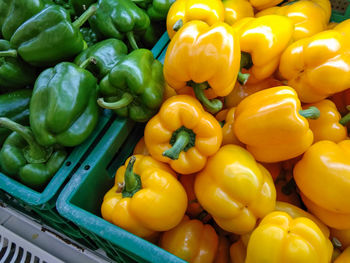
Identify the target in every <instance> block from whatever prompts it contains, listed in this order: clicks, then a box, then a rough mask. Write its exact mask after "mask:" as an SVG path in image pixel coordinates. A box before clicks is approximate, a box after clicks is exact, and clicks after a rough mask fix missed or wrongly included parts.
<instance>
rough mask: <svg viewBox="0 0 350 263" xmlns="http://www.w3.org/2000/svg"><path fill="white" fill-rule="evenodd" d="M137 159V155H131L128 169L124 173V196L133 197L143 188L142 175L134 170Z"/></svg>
mask: <svg viewBox="0 0 350 263" xmlns="http://www.w3.org/2000/svg"><path fill="white" fill-rule="evenodd" d="M135 161H136V157H135V156H131V158H130V161H129V163H128V166H127V167H126V171H125V174H124V182H125V185H124V189H123V191H122V195H123V198H125V197H133V195H134V194H135V193H137V192H138V191H139V190H140V189H141V188H142V184H141V178H140V176H139V175H137V174H135V173H134V171H133V169H134V164H135Z"/></svg>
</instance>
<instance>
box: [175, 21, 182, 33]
mask: <svg viewBox="0 0 350 263" xmlns="http://www.w3.org/2000/svg"><path fill="white" fill-rule="evenodd" d="M183 25H184V21H182V19H179V20H177V21H176V23H175V24H174V26H173V30H174V31H175V32H177V31H179V30H180V28H181V27H182V26H183Z"/></svg>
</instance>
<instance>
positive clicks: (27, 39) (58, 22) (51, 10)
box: [10, 5, 96, 67]
mask: <svg viewBox="0 0 350 263" xmlns="http://www.w3.org/2000/svg"><path fill="white" fill-rule="evenodd" d="M95 12H96V7H95V6H91V7H90V8H89V9H88V10H87V11H86V12H85V13H84V14H83V15H82V16H80V17H79V18H78V19H77V20H76V21H74V22H73V23H71V21H70V16H69V14H68V11H67V10H65V9H64V8H63V7H61V6H58V5H53V6H49V7H47V8H45V9H44V10H42V11H41V12H40V13H38V14H36V15H35V16H33V17H32V18H30V19H28V20H27V21H26V22H25V23H23V24H22V25H21V26H20V27H19V28H18V29H17V30H16V32H15V33H14V34H13V36H12V37H11V40H10V43H11V46H12V47H13V48H17V52H18V54H19V55H20V56H21V57H22V59H23V60H24V61H26V62H28V63H29V64H31V65H34V66H41V67H43V66H48V65H55V64H56V63H57V62H59V61H62V60H66V59H69V58H71V57H73V56H74V55H76V54H78V53H79V52H81V51H82V50H83V48H84V46H85V42H84V39H83V35H82V34H81V33H80V31H79V28H80V27H81V26H82V25H83V24H84V23H85V21H86V20H87V19H88V18H89V17H90V16H91V15H93V14H94V13H95Z"/></svg>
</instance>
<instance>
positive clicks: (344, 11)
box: [331, 0, 350, 23]
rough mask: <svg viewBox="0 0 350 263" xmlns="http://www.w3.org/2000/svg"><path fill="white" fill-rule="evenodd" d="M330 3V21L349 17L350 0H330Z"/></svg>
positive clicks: (338, 20)
mask: <svg viewBox="0 0 350 263" xmlns="http://www.w3.org/2000/svg"><path fill="white" fill-rule="evenodd" d="M331 4H332V16H331V21H332V22H337V23H339V22H341V21H344V20H346V19H348V18H350V1H348V0H331Z"/></svg>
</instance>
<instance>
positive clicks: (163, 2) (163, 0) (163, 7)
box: [147, 0, 175, 21]
mask: <svg viewBox="0 0 350 263" xmlns="http://www.w3.org/2000/svg"><path fill="white" fill-rule="evenodd" d="M174 2H175V0H153V1H152V4H151V5H150V6H149V7H148V9H147V14H148V15H149V18H150V19H151V20H152V21H160V20H165V19H166V16H167V15H168V11H169V9H170V7H171V5H172V4H173V3H174Z"/></svg>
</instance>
